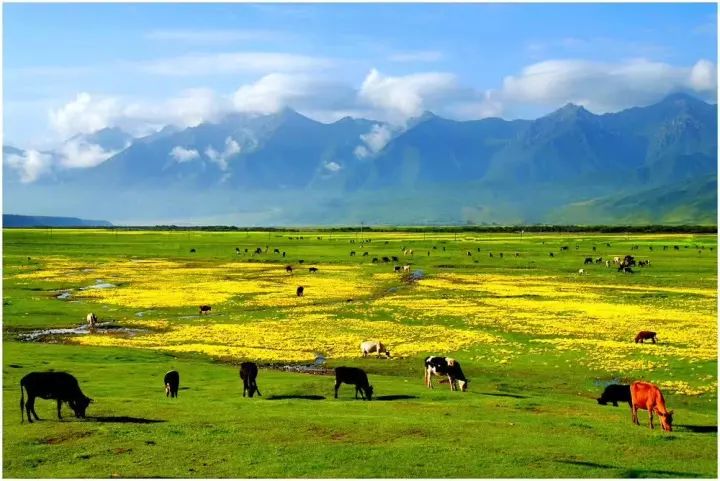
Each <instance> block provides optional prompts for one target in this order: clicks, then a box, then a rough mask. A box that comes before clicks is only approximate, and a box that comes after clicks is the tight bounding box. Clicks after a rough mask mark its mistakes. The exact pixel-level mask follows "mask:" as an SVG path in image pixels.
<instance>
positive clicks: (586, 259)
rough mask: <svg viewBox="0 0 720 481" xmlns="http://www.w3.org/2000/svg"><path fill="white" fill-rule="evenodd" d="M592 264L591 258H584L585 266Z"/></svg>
mask: <svg viewBox="0 0 720 481" xmlns="http://www.w3.org/2000/svg"><path fill="white" fill-rule="evenodd" d="M592 263H593V259H592V257H586V258H585V264H592Z"/></svg>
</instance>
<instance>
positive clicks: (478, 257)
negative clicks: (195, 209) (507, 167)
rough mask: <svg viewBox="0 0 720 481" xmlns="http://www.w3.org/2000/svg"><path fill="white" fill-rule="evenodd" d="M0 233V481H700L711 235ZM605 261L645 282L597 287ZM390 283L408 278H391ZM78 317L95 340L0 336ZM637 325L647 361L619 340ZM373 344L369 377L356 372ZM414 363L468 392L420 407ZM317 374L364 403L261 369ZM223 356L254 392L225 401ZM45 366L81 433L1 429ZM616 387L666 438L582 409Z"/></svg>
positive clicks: (237, 386) (47, 410)
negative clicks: (640, 384)
mask: <svg viewBox="0 0 720 481" xmlns="http://www.w3.org/2000/svg"><path fill="white" fill-rule="evenodd" d="M3 235H4V239H3V374H4V375H3V433H4V436H3V475H4V476H5V477H13V478H25V477H43V478H52V477H97V478H105V477H198V478H214V477H235V478H245V477H312V478H325V477H361V478H362V477H374V478H378V477H461V478H473V477H542V478H548V477H573V478H585V477H592V478H597V477H652V478H659V477H681V478H689V477H705V478H714V477H716V476H717V236H715V235H693V234H628V235H625V234H583V233H571V234H537V233H533V234H528V233H525V234H524V235H522V236H521V235H520V234H481V233H467V232H464V233H458V234H457V235H456V234H453V233H429V232H428V233H423V232H413V233H409V232H375V231H371V232H369V233H368V232H366V233H363V234H362V235H360V234H359V233H355V232H333V233H330V232H270V233H268V232H249V233H246V232H215V233H212V232H198V231H190V232H158V231H119V230H118V231H111V230H70V229H67V230H65V229H53V230H49V229H36V230H23V229H6V230H4V233H3ZM363 240H365V242H363ZM561 246H567V249H566V250H561ZM674 246H677V249H675V247H674ZM257 247H260V248H261V249H262V251H263V253H262V254H259V255H256V254H253V252H254V251H255V249H256V248H257ZM266 247H267V252H265V249H266ZM665 247H667V248H665ZM236 248H238V249H239V251H240V253H239V254H237V253H236ZM191 249H195V252H190V250H191ZM246 249H247V251H248V252H247V253H246V252H245V250H246ZM274 249H278V251H279V252H280V254H278V253H274ZM410 250H412V253H410ZM351 251H354V252H355V255H354V256H351V255H350V253H351ZM282 252H285V253H286V256H285V257H283V256H282V254H281V253H282ZM366 252H367V255H363V254H364V253H366ZM501 253H502V256H501ZM550 253H553V256H552V257H551V256H550ZM468 254H470V255H468ZM491 254H492V256H491ZM626 254H631V255H634V256H636V259H637V260H644V259H649V260H650V261H651V265H650V266H649V267H636V268H635V269H634V270H635V273H634V274H623V273H619V272H617V269H616V268H613V265H612V259H613V257H615V256H620V257H621V258H622V257H623V256H624V255H626ZM391 256H397V257H398V261H397V262H392V261H391V262H388V263H384V262H383V261H382V258H383V257H391ZM586 257H592V258H593V259H597V258H599V257H602V259H603V262H601V263H595V262H593V263H592V264H588V265H585V264H584V259H585V258H586ZM373 258H378V259H379V262H377V263H373V262H372V260H373ZM301 260H302V261H303V262H302V263H301V262H300V261H301ZM605 260H610V262H611V266H610V267H609V268H607V267H606V266H605V263H604V261H605ZM406 264H409V265H410V266H411V273H412V274H413V275H412V276H407V275H403V274H398V273H395V272H394V270H393V267H394V266H395V265H401V266H402V265H406ZM286 265H292V266H293V273H292V274H289V273H287V272H286V270H285V266H286ZM311 266H314V267H317V268H318V272H317V273H310V272H309V271H308V268H309V267H311ZM580 268H583V269H584V270H585V275H580V274H578V269H580ZM301 285H302V286H304V288H305V295H304V296H303V297H298V296H296V295H295V289H296V287H297V286H301ZM201 304H209V305H211V306H212V311H211V313H210V314H209V315H203V316H200V315H199V313H198V306H199V305H201ZM89 312H94V313H96V314H97V316H98V318H99V321H100V323H110V326H111V327H114V328H113V329H105V328H101V329H98V330H97V331H96V332H95V333H92V334H80V335H73V336H59V335H58V336H48V337H45V338H44V341H43V342H25V341H22V340H21V338H22V335H24V334H27V333H29V332H32V331H35V330H40V329H55V328H73V327H78V326H80V325H81V324H84V322H85V316H86V314H87V313H89ZM117 327H120V328H125V329H116V328H117ZM640 330H652V331H656V332H657V333H658V339H659V342H658V344H652V343H645V344H635V343H634V342H633V338H634V336H635V334H636V333H637V332H638V331H640ZM373 339H378V340H381V341H383V343H385V344H386V345H387V346H388V348H389V349H390V350H391V352H392V358H390V359H384V358H382V359H377V358H375V357H371V358H367V359H364V358H362V356H361V355H360V351H359V344H360V342H361V341H363V340H373ZM430 354H441V355H449V356H453V357H455V358H457V359H458V360H459V361H460V362H461V364H462V367H463V371H464V372H465V374H466V375H467V377H468V378H469V379H470V383H469V390H468V392H466V393H462V392H450V391H449V389H448V386H447V384H439V383H438V380H435V381H434V384H435V389H433V390H429V389H427V388H425V386H424V385H423V381H422V378H423V358H424V357H425V356H427V355H430ZM319 355H322V356H324V357H325V358H326V366H327V367H329V368H332V367H335V366H339V365H350V366H358V367H362V368H363V369H365V370H366V371H367V372H368V375H369V378H370V382H371V384H373V386H374V388H375V395H376V396H377V398H374V399H373V401H371V402H362V401H355V400H354V389H353V388H352V387H350V386H346V385H343V386H342V387H341V388H340V398H339V399H337V400H336V399H334V398H333V382H334V378H333V377H332V376H330V375H319V374H306V373H298V372H288V371H284V370H280V369H277V368H278V367H280V366H286V365H309V364H312V363H313V362H314V360H315V359H316V357H317V356H319ZM244 360H251V361H255V362H257V363H258V364H259V365H260V366H261V370H260V374H259V377H258V386H259V388H260V390H261V392H262V394H263V396H262V397H254V398H252V399H249V398H243V397H242V383H241V381H240V379H239V377H238V368H237V365H238V364H239V363H240V362H242V361H244ZM51 369H52V370H58V371H59V370H66V371H68V372H70V373H72V374H73V375H75V376H76V377H77V378H78V380H79V381H80V386H81V388H82V389H83V392H84V393H85V394H87V395H88V396H90V397H91V398H93V399H94V401H95V402H94V403H93V404H91V405H90V407H89V409H88V418H87V419H85V420H78V419H75V418H74V417H73V416H71V411H70V410H69V408H67V406H66V407H64V410H63V412H64V417H65V419H64V420H63V421H59V420H58V419H57V417H56V415H55V403H54V401H45V400H42V399H40V400H38V401H37V402H36V410H37V411H38V414H39V415H40V417H41V418H42V421H41V422H37V423H34V424H28V423H27V421H26V422H25V423H24V424H21V423H20V419H19V412H18V396H19V394H20V393H19V380H20V379H21V378H22V376H24V375H25V374H27V373H28V372H31V371H38V370H51ZM170 369H177V370H178V371H179V372H180V376H181V381H180V393H179V397H178V398H177V399H168V398H166V397H165V393H164V389H163V383H162V378H163V375H164V373H165V372H166V371H168V370H170ZM634 380H646V381H650V382H653V383H655V384H657V385H658V386H659V387H660V388H661V390H662V391H663V394H664V396H665V400H666V402H667V405H668V407H669V409H673V410H674V411H675V416H674V418H675V425H674V430H673V432H671V433H667V432H663V431H662V430H661V429H660V427H659V420H657V418H656V429H655V430H654V431H653V430H650V429H649V428H648V426H647V422H648V417H647V412H645V411H641V412H640V421H641V426H634V425H633V424H631V420H630V412H629V409H628V407H627V405H621V406H619V407H612V406H600V405H598V404H597V402H596V401H595V398H597V397H598V396H599V394H600V393H601V392H602V390H603V388H604V386H606V385H607V384H610V383H629V382H632V381H634Z"/></svg>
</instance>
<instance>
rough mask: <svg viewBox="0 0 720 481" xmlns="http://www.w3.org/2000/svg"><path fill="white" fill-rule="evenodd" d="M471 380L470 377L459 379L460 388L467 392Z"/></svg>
mask: <svg viewBox="0 0 720 481" xmlns="http://www.w3.org/2000/svg"><path fill="white" fill-rule="evenodd" d="M469 382H470V379H465V380H464V381H462V380H459V379H458V384H460V390H461V391H462V392H467V387H468V383H469Z"/></svg>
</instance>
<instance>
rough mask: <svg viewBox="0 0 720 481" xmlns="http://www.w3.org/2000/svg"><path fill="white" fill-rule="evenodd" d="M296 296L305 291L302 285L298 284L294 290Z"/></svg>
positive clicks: (300, 295)
mask: <svg viewBox="0 0 720 481" xmlns="http://www.w3.org/2000/svg"><path fill="white" fill-rule="evenodd" d="M295 293H296V294H297V296H298V297H302V296H303V294H304V293H305V288H304V287H303V286H298V288H297V290H296V291H295Z"/></svg>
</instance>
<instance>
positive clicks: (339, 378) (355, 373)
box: [335, 366, 373, 401]
mask: <svg viewBox="0 0 720 481" xmlns="http://www.w3.org/2000/svg"><path fill="white" fill-rule="evenodd" d="M342 383H345V384H352V385H354V386H355V399H357V395H358V393H360V397H362V398H363V400H365V399H367V400H368V401H370V400H371V399H372V395H373V387H372V386H371V385H370V382H369V381H368V377H367V374H365V371H363V370H362V369H359V368H357V367H344V366H340V367H336V368H335V399H337V397H338V389H340V384H342ZM363 393H364V394H363Z"/></svg>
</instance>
